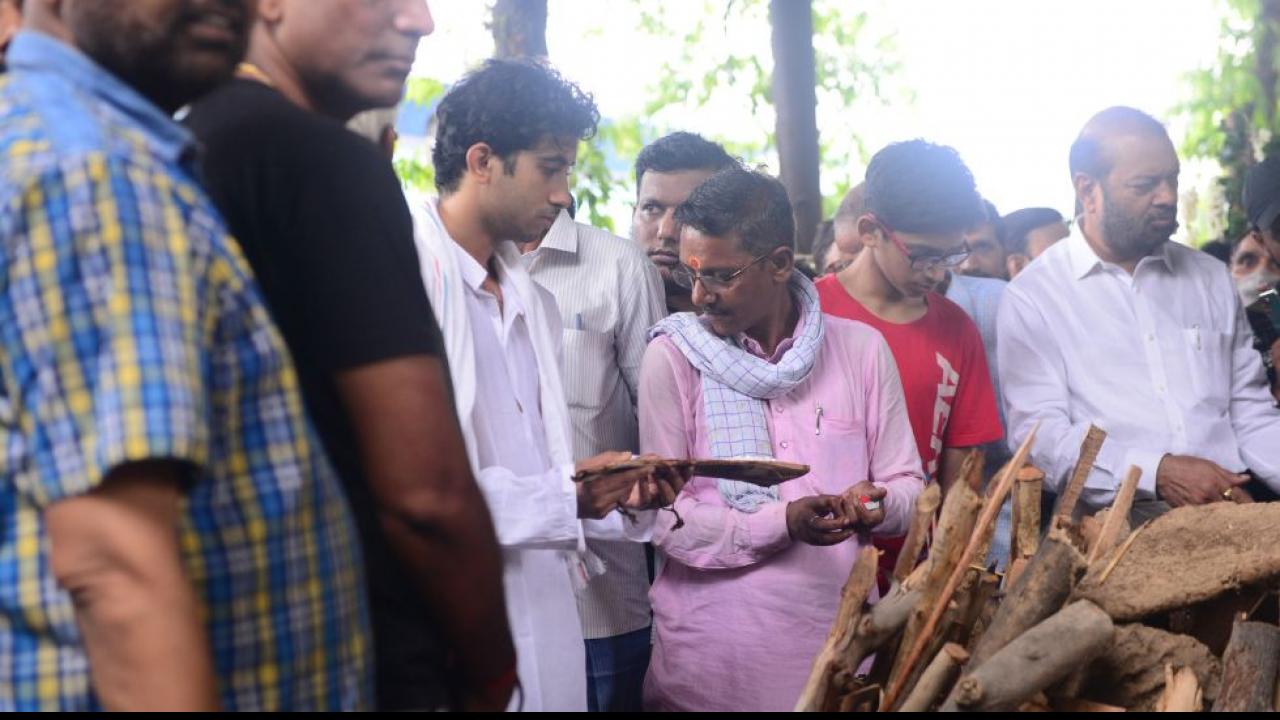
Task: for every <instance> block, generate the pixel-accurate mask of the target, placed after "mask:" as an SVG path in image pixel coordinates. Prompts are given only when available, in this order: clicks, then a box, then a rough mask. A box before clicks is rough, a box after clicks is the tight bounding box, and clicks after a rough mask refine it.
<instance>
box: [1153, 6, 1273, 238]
mask: <svg viewBox="0 0 1280 720" xmlns="http://www.w3.org/2000/svg"><path fill="white" fill-rule="evenodd" d="M1219 2H1220V4H1221V5H1222V7H1223V21H1222V29H1221V38H1222V39H1221V42H1220V44H1219V47H1220V50H1219V53H1218V60H1217V62H1216V63H1215V64H1214V66H1213V67H1211V68H1208V69H1205V70H1200V71H1197V72H1195V73H1192V74H1191V75H1189V76H1188V78H1187V83H1188V87H1189V91H1190V92H1189V95H1190V99H1189V100H1187V102H1185V103H1183V104H1182V105H1180V106H1179V107H1178V108H1177V110H1178V112H1179V113H1180V114H1181V115H1182V116H1183V117H1184V118H1185V119H1186V121H1187V134H1186V137H1185V138H1184V141H1183V144H1182V152H1183V155H1184V156H1185V157H1190V158H1204V159H1210V160H1215V161H1217V163H1218V164H1219V166H1220V167H1221V170H1222V174H1221V176H1220V177H1219V178H1218V180H1217V188H1216V189H1217V191H1218V192H1219V193H1220V197H1212V198H1208V199H1206V205H1205V206H1202V208H1201V209H1202V211H1203V214H1204V215H1205V216H1206V217H1205V218H1204V219H1203V221H1200V220H1199V218H1196V220H1195V221H1193V227H1192V228H1191V231H1192V235H1193V237H1195V238H1196V240H1198V241H1201V242H1203V241H1207V240H1211V239H1214V236H1215V235H1216V234H1217V233H1215V232H1213V230H1211V228H1222V229H1223V236H1224V237H1225V238H1226V239H1229V240H1232V241H1234V240H1236V239H1238V238H1239V237H1241V236H1242V235H1244V233H1245V232H1247V231H1248V220H1247V219H1246V217H1245V214H1244V209H1243V207H1242V206H1241V204H1240V195H1241V191H1242V189H1243V185H1244V176H1245V173H1246V172H1247V171H1248V169H1249V167H1250V166H1252V165H1253V164H1254V163H1255V162H1257V159H1258V157H1259V156H1260V154H1263V153H1268V152H1272V151H1274V150H1280V125H1278V124H1277V112H1276V90H1277V84H1276V73H1277V68H1278V66H1277V63H1276V39H1277V34H1278V32H1280V0H1219ZM1197 214H1199V213H1197Z"/></svg>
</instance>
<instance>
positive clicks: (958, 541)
mask: <svg viewBox="0 0 1280 720" xmlns="http://www.w3.org/2000/svg"><path fill="white" fill-rule="evenodd" d="M980 456H981V453H979V452H977V451H974V452H972V453H969V454H967V455H966V456H965V458H964V462H963V465H962V470H963V471H967V470H968V469H969V468H971V467H972V465H973V464H974V463H977V462H979V458H980ZM981 511H982V498H981V497H979V496H978V494H977V493H976V492H974V491H973V489H972V488H971V487H969V484H968V483H967V482H960V481H957V482H956V483H955V484H954V485H952V487H951V490H949V491H948V492H947V495H946V498H945V499H944V500H943V502H942V515H941V517H940V518H939V520H938V527H937V530H936V531H935V532H934V536H933V547H932V548H931V549H930V551H929V558H928V560H927V561H926V562H925V563H924V564H923V566H922V567H923V569H924V581H923V582H922V583H921V585H920V590H921V594H920V603H919V604H918V605H917V606H916V608H915V610H914V612H912V614H911V617H910V618H908V620H907V627H906V630H905V631H903V635H902V642H901V643H899V646H898V654H897V657H895V658H894V662H893V664H892V666H890V667H891V669H890V672H889V676H888V678H887V684H889V685H892V683H893V681H894V680H896V679H898V678H899V677H900V676H901V674H902V665H903V662H905V660H906V657H905V656H904V655H902V654H901V653H902V651H903V649H904V648H910V647H911V646H912V645H913V644H914V643H915V639H916V637H917V636H918V635H919V634H920V631H921V629H922V628H924V626H925V622H926V621H927V620H928V618H929V609H930V608H932V607H933V605H934V603H936V602H937V598H938V596H939V595H940V594H941V593H942V590H943V588H945V587H946V584H947V579H948V578H950V577H951V574H952V572H953V571H954V570H955V569H956V568H957V567H960V556H961V555H962V554H963V553H964V549H965V545H966V544H967V543H968V541H969V538H970V536H972V534H973V528H974V523H975V522H976V521H977V518H978V515H979V514H980V513H981Z"/></svg>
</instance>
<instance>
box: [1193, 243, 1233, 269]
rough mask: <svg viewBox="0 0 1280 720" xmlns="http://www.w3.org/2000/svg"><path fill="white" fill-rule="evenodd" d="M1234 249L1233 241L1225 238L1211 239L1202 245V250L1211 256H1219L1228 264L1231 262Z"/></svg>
mask: <svg viewBox="0 0 1280 720" xmlns="http://www.w3.org/2000/svg"><path fill="white" fill-rule="evenodd" d="M1232 250H1233V248H1232V247H1231V243H1228V242H1227V241H1225V240H1210V241H1209V242H1207V243H1205V244H1203V245H1201V246H1200V252H1202V253H1204V254H1206V255H1208V256H1209V257H1214V258H1217V259H1219V260H1221V261H1222V262H1224V263H1226V264H1227V265H1230V264H1231V254H1232Z"/></svg>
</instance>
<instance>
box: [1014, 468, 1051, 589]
mask: <svg viewBox="0 0 1280 720" xmlns="http://www.w3.org/2000/svg"><path fill="white" fill-rule="evenodd" d="M1043 492H1044V473H1042V472H1040V470H1039V469H1038V468H1034V467H1031V466H1030V465H1028V466H1027V467H1024V468H1022V471H1021V472H1019V473H1018V479H1017V481H1016V482H1015V483H1014V485H1013V529H1012V530H1011V531H1010V533H1009V566H1010V567H1012V566H1013V564H1014V563H1015V562H1017V561H1018V560H1021V559H1023V558H1029V557H1031V556H1033V555H1035V554H1036V550H1039V549H1040V496H1041V494H1042V493H1043Z"/></svg>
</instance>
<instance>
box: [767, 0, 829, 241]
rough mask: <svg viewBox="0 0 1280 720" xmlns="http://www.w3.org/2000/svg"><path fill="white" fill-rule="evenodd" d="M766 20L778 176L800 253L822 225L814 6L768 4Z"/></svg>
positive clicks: (806, 0) (792, 1) (805, 2)
mask: <svg viewBox="0 0 1280 720" xmlns="http://www.w3.org/2000/svg"><path fill="white" fill-rule="evenodd" d="M769 21H770V24H771V25H772V29H773V106H774V109H775V110H776V111H777V124H776V126H775V134H776V135H777V139H778V160H779V164H780V165H781V167H780V175H781V179H782V184H783V185H785V186H786V188H787V195H788V196H790V198H791V208H792V211H793V213H794V214H795V218H796V246H797V247H798V248H799V251H800V252H808V251H809V250H810V249H811V248H812V246H813V235H814V232H815V231H816V230H817V228H818V223H819V222H821V221H822V190H821V189H820V188H819V185H818V173H819V170H818V167H819V150H818V119H817V105H818V94H817V88H816V86H817V82H818V80H817V71H816V69H815V67H814V58H813V7H812V2H811V0H770V2H769Z"/></svg>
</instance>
